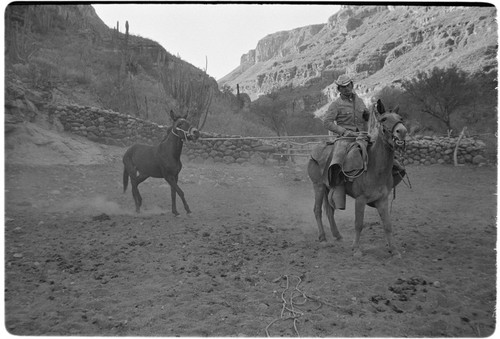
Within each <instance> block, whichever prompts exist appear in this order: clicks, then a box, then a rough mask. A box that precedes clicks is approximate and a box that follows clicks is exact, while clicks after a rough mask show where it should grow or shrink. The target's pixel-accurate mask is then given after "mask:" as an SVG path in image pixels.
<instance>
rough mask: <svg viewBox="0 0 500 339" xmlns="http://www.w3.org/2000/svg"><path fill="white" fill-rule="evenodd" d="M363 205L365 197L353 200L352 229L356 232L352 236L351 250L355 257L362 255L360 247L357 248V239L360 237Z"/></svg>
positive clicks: (363, 214)
mask: <svg viewBox="0 0 500 339" xmlns="http://www.w3.org/2000/svg"><path fill="white" fill-rule="evenodd" d="M365 205H366V201H365V199H363V198H357V199H356V200H355V216H354V229H355V231H356V234H355V237H354V243H353V245H352V251H353V255H354V256H355V257H360V256H361V255H362V253H361V249H360V248H359V239H360V238H361V231H362V230H363V222H364V218H365Z"/></svg>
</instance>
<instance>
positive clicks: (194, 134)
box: [170, 111, 200, 141]
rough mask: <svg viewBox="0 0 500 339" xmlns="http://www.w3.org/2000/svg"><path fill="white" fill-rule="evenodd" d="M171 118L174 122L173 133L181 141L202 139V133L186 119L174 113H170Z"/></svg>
mask: <svg viewBox="0 0 500 339" xmlns="http://www.w3.org/2000/svg"><path fill="white" fill-rule="evenodd" d="M170 117H171V118H172V120H173V121H174V125H173V126H172V133H173V134H174V135H176V136H178V137H179V138H181V140H193V141H195V140H198V138H199V137H200V131H198V129H197V128H196V127H193V126H191V124H190V123H189V121H187V120H186V117H178V116H176V115H175V113H174V112H173V111H170Z"/></svg>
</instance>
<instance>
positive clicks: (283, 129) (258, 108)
mask: <svg viewBox="0 0 500 339" xmlns="http://www.w3.org/2000/svg"><path fill="white" fill-rule="evenodd" d="M288 110H289V109H288V108H287V104H286V103H285V102H283V100H280V96H279V95H278V93H277V92H274V93H270V94H267V95H265V96H262V97H260V98H259V99H258V100H256V101H255V102H253V103H252V106H251V111H252V112H253V113H254V114H255V115H256V116H258V117H259V118H260V120H261V121H262V122H263V123H264V125H266V126H268V127H269V128H271V129H272V130H273V131H274V132H275V133H276V134H277V135H278V136H284V135H288V120H289V114H288Z"/></svg>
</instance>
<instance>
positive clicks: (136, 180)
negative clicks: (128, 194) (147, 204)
mask: <svg viewBox="0 0 500 339" xmlns="http://www.w3.org/2000/svg"><path fill="white" fill-rule="evenodd" d="M147 178H149V176H144V175H140V174H139V176H132V175H131V176H130V182H131V184H132V185H131V186H132V196H133V197H134V202H135V212H136V213H140V212H141V205H142V197H141V193H139V188H138V186H139V184H140V183H141V182H143V181H144V180H146V179H147Z"/></svg>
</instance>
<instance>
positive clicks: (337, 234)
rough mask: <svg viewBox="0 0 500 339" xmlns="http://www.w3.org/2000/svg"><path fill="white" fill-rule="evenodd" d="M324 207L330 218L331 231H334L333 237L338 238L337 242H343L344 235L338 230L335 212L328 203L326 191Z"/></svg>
mask: <svg viewBox="0 0 500 339" xmlns="http://www.w3.org/2000/svg"><path fill="white" fill-rule="evenodd" d="M323 206H324V208H325V212H326V216H327V217H328V222H329V223H330V230H331V231H332V235H333V236H334V237H335V238H337V240H339V241H340V240H342V235H341V234H340V232H339V230H338V229H337V223H335V217H334V214H335V210H334V208H333V207H332V206H331V205H330V203H329V202H328V192H327V190H326V189H325V198H324V199H323Z"/></svg>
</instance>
